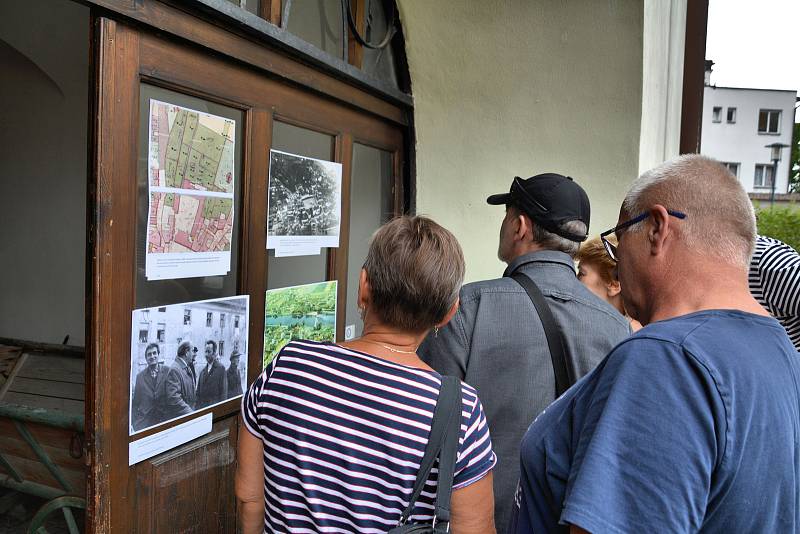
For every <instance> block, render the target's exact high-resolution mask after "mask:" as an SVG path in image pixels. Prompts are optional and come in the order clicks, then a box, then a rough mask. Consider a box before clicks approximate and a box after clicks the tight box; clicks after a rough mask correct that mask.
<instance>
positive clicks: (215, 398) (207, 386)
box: [195, 339, 228, 410]
mask: <svg viewBox="0 0 800 534" xmlns="http://www.w3.org/2000/svg"><path fill="white" fill-rule="evenodd" d="M205 356H206V366H205V368H204V369H203V370H202V371H200V378H199V379H198V380H197V403H196V404H195V408H196V409H198V410H200V409H202V408H205V407H206V406H211V405H212V404H217V403H218V402H222V401H224V400H225V399H227V398H228V377H227V376H226V374H225V366H224V365H222V364H221V363H219V355H218V354H217V342H216V341H213V340H211V339H209V340H207V341H206V351H205Z"/></svg>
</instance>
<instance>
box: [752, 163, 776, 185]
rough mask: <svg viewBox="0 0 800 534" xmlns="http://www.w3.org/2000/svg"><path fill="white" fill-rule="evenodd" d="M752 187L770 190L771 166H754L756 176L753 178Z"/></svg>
mask: <svg viewBox="0 0 800 534" xmlns="http://www.w3.org/2000/svg"><path fill="white" fill-rule="evenodd" d="M753 187H755V188H760V189H771V188H772V165H769V164H762V163H758V164H756V174H755V177H754V178H753Z"/></svg>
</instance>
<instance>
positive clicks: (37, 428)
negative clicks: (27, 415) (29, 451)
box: [0, 417, 75, 448]
mask: <svg viewBox="0 0 800 534" xmlns="http://www.w3.org/2000/svg"><path fill="white" fill-rule="evenodd" d="M25 426H26V428H27V429H28V431H29V432H30V433H31V434H33V437H34V438H36V440H37V441H38V442H39V443H40V444H42V445H44V446H47V447H52V448H64V447H67V448H68V447H69V440H70V438H71V436H72V434H73V433H74V432H75V431H74V430H68V429H64V428H54V427H51V426H46V425H41V424H38V423H30V422H27V421H26V422H25ZM17 435H18V433H17V429H16V427H15V426H14V422H13V421H12V420H10V419H7V418H2V417H0V436H17Z"/></svg>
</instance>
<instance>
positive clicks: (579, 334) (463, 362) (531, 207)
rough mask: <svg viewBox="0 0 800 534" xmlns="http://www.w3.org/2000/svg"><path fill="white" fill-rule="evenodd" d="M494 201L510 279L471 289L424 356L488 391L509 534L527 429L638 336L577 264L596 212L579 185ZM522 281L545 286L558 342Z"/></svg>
mask: <svg viewBox="0 0 800 534" xmlns="http://www.w3.org/2000/svg"><path fill="white" fill-rule="evenodd" d="M487 202H488V203H489V204H491V205H500V206H502V205H505V207H506V213H505V218H504V219H503V222H502V224H501V227H500V242H499V246H498V257H499V258H500V260H501V261H504V262H506V263H507V264H508V267H507V269H506V270H505V273H504V276H503V278H498V279H494V280H486V281H482V282H476V283H472V284H467V285H465V286H464V287H463V288H462V289H461V293H460V299H461V300H460V306H459V310H458V312H457V313H456V315H455V317H454V318H453V320H451V321H450V323H448V324H447V326H445V327H444V328H442V329H441V331H439V332H438V334H432V335H429V336H428V338H427V339H426V340H425V343H423V345H422V346H421V347H420V350H419V354H420V356H421V357H422V359H423V360H424V361H426V362H427V363H428V364H429V365H430V366H431V367H433V368H434V369H436V370H437V371H439V372H440V373H442V374H447V375H455V376H458V377H459V378H461V379H462V380H464V381H465V382H467V383H468V384H470V385H472V386H474V387H475V388H476V389H477V390H478V392H479V395H480V397H481V401H482V402H483V406H484V409H485V411H486V416H487V420H488V423H489V430H490V433H491V436H492V445H493V447H494V449H495V453H496V454H497V456H498V465H497V467H496V468H495V474H494V495H495V525H496V526H497V529H498V532H504V531H505V529H506V527H507V526H508V522H509V520H510V517H511V508H512V499H513V496H514V491H515V490H516V487H517V481H518V480H519V443H520V440H521V439H522V436H523V434H524V433H525V430H526V429H527V428H528V426H529V425H530V423H531V421H533V418H534V417H536V415H537V414H538V413H539V412H541V411H542V410H543V409H544V408H545V407H546V406H547V405H548V404H550V403H551V402H552V401H553V400H554V399H555V397H556V396H557V395H556V392H557V391H558V390H559V389H558V388H557V385H556V383H557V382H561V383H565V385H564V386H563V387H562V388H560V389H561V390H562V391H563V390H564V389H566V387H568V386H569V385H570V384H571V383H572V382H574V381H575V380H577V379H578V378H580V377H581V376H583V375H585V374H586V373H588V372H589V371H590V370H591V369H593V368H594V367H595V366H596V365H597V364H598V363H599V362H600V360H601V359H602V358H603V357H605V355H606V354H607V353H608V351H609V350H611V348H612V347H613V346H614V345H615V344H616V343H618V342H619V341H621V340H622V339H624V338H625V337H627V336H628V335H629V334H630V327H629V325H628V322H627V321H626V319H625V318H624V317H623V316H622V315H621V314H620V313H619V312H618V311H617V310H616V309H615V308H614V307H613V306H611V305H610V304H609V303H607V302H606V301H604V300H601V299H600V298H598V297H597V296H595V295H594V294H593V293H592V292H591V291H589V290H588V289H587V288H586V286H584V285H583V284H582V283H581V282H580V281H579V280H578V279H577V276H576V273H575V264H574V262H573V259H574V257H575V255H576V254H577V252H578V249H579V248H580V243H581V242H582V241H583V240H585V239H586V236H587V233H588V229H589V211H590V209H589V198H588V197H587V195H586V192H585V191H584V190H583V188H581V186H580V185H578V184H577V183H576V182H575V181H574V180H572V178H568V177H566V176H562V175H560V174H554V173H547V174H539V175H537V176H533V177H531V178H528V179H521V178H514V179H513V181H512V183H511V189H510V191H509V192H508V193H502V194H497V195H492V196H490V197H489V198H488V199H487ZM519 275H524V276H525V277H526V279H527V281H530V282H532V283H535V284H536V286H538V290H539V291H540V293H541V297H542V299H543V301H544V305H545V306H546V307H547V309H548V310H549V311H550V313H551V314H552V316H553V319H554V323H555V325H554V328H552V329H551V330H550V331H551V332H552V333H553V337H554V339H548V334H547V332H546V331H545V328H544V326H543V321H542V319H541V318H540V317H541V316H540V313H539V312H538V311H537V307H536V306H535V305H534V303H533V301H532V298H531V297H530V296H529V295H528V293H527V292H526V289H525V288H524V287H523V286H522V285H521V283H527V282H526V279H522V282H518V281H517V280H516V279H515V278H514V277H515V276H516V277H518V276H519ZM534 291H535V290H534ZM545 313H547V312H546V311H545ZM549 341H554V343H556V344H559V346H561V347H562V349H563V354H564V356H565V357H564V358H563V360H562V361H565V366H564V367H563V368H560V367H559V366H557V365H555V364H554V360H553V357H554V355H553V353H552V352H551V350H550V346H549ZM556 369H563V370H564V371H565V372H564V373H560V374H559V373H557V372H556ZM563 375H565V376H563Z"/></svg>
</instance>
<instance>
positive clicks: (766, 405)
mask: <svg viewBox="0 0 800 534" xmlns="http://www.w3.org/2000/svg"><path fill="white" fill-rule="evenodd" d="M798 383H800V354H798V353H797V352H796V351H795V349H794V347H793V346H792V344H791V342H790V341H789V338H788V337H787V336H786V332H785V331H784V330H783V328H782V327H781V326H780V324H778V322H777V321H775V320H774V319H772V318H769V317H762V316H758V315H753V314H749V313H744V312H739V311H731V310H724V311H723V310H719V311H717V310H715V311H703V312H697V313H693V314H689V315H685V316H682V317H678V318H675V319H670V320H666V321H660V322H657V323H653V324H651V325H649V326H647V327H646V328H644V329H642V330H640V331H639V332H638V333H636V334H635V335H634V336H632V337H630V338H628V339H627V340H625V341H623V342H622V343H620V344H619V345H618V346H617V347H616V348H615V349H614V350H613V351H612V352H611V354H609V356H608V357H607V358H606V359H605V360H603V362H602V363H601V364H600V365H599V366H598V367H597V368H596V369H595V370H594V371H593V372H592V373H590V374H589V375H587V376H585V377H584V378H583V379H582V380H581V381H579V382H578V383H577V384H576V385H575V386H574V387H573V388H571V389H570V390H569V391H567V393H565V394H564V395H563V396H562V397H561V398H559V399H558V400H557V401H556V402H554V403H553V404H552V405H551V406H550V407H549V408H547V410H545V411H544V412H543V413H542V414H541V415H539V417H538V418H537V419H536V421H535V422H534V423H533V424H532V425H531V427H530V428H529V429H528V432H527V433H526V435H525V438H524V439H523V441H522V449H521V455H522V474H521V479H520V486H519V489H518V490H517V495H516V505H517V506H515V510H514V520H513V521H512V528H511V532H515V533H529V532H537V533H538V532H553V531H558V530H559V529H562V530H566V529H568V526H566V525H569V524H573V525H577V526H579V527H582V528H584V529H586V530H588V531H590V532H593V533H595V534H596V533H600V532H696V531H700V530H702V531H704V532H720V533H722V532H725V533H729V532H781V533H782V532H798V529H800V518H799V514H800V389H799V387H798ZM559 525H560V526H559Z"/></svg>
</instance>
